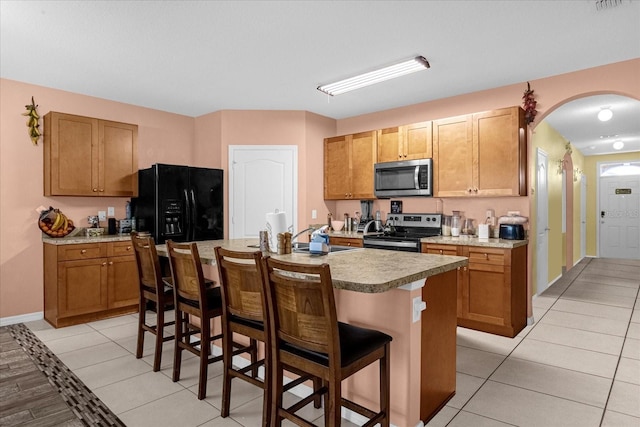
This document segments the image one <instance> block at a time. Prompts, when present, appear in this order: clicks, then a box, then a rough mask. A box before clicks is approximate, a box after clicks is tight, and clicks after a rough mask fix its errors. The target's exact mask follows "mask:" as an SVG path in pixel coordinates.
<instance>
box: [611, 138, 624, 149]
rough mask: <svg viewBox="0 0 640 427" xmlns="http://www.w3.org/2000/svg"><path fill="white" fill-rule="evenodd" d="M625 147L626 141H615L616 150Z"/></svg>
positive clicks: (614, 147)
mask: <svg viewBox="0 0 640 427" xmlns="http://www.w3.org/2000/svg"><path fill="white" fill-rule="evenodd" d="M623 148H624V142H622V141H620V140H617V141H616V142H614V143H613V149H614V150H622V149H623Z"/></svg>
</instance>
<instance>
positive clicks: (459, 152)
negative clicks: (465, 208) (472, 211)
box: [433, 116, 474, 197]
mask: <svg viewBox="0 0 640 427" xmlns="http://www.w3.org/2000/svg"><path fill="white" fill-rule="evenodd" d="M472 136H473V131H472V121H471V116H457V117H451V118H447V119H442V120H434V121H433V180H434V188H435V189H436V192H437V196H439V197H454V196H467V195H469V189H470V188H471V186H472V183H473V161H474V159H473V143H472Z"/></svg>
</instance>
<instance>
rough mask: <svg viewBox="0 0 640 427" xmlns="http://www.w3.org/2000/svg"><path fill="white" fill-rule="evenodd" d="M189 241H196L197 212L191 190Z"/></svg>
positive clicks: (194, 194) (193, 194) (194, 195)
mask: <svg viewBox="0 0 640 427" xmlns="http://www.w3.org/2000/svg"><path fill="white" fill-rule="evenodd" d="M189 191H191V241H194V240H196V224H197V219H196V218H197V217H198V211H197V208H196V207H197V206H198V205H197V204H196V193H195V192H194V191H193V188H192V189H191V190H189Z"/></svg>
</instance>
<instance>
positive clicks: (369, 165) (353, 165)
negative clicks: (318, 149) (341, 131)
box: [324, 131, 376, 200]
mask: <svg viewBox="0 0 640 427" xmlns="http://www.w3.org/2000/svg"><path fill="white" fill-rule="evenodd" d="M375 161H376V132H375V131H370V132H362V133H358V134H353V135H343V136H336V137H333V138H326V139H325V140H324V198H325V199H326V200H344V199H364V198H373V197H374V194H373V165H374V163H375Z"/></svg>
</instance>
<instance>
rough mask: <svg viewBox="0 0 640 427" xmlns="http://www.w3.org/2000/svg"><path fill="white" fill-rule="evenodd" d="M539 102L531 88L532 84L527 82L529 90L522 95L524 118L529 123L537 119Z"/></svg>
mask: <svg viewBox="0 0 640 427" xmlns="http://www.w3.org/2000/svg"><path fill="white" fill-rule="evenodd" d="M537 104H538V102H537V101H536V100H535V97H534V95H533V89H531V85H529V82H527V90H525V91H524V95H523V96H522V107H523V108H524V119H525V120H526V121H527V124H530V123H533V121H534V120H535V118H536V114H538V110H536V105H537Z"/></svg>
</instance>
